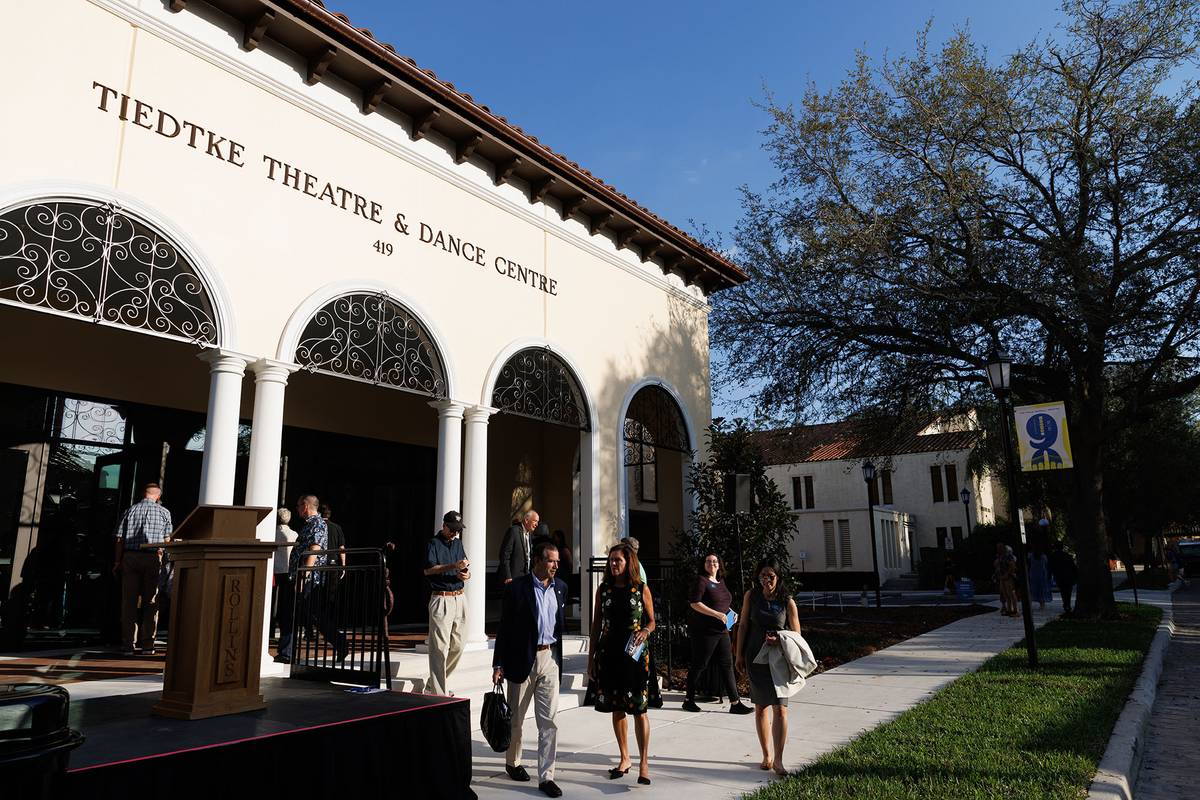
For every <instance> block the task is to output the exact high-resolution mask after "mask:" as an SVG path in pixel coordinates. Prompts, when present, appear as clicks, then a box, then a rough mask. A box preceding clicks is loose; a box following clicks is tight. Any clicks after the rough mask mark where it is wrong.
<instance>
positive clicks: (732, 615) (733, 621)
mask: <svg viewBox="0 0 1200 800" xmlns="http://www.w3.org/2000/svg"><path fill="white" fill-rule="evenodd" d="M737 621H738V613H737V612H736V611H734V610H733V609H732V608H731V609H729V611H728V612H727V613H726V614H725V630H727V631H728V630H732V629H733V626H734V625H737Z"/></svg>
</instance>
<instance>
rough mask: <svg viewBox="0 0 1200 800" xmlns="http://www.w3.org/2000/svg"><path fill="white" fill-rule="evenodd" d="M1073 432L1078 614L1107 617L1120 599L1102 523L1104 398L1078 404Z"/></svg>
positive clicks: (1074, 530)
mask: <svg viewBox="0 0 1200 800" xmlns="http://www.w3.org/2000/svg"><path fill="white" fill-rule="evenodd" d="M1070 436H1071V451H1072V455H1073V456H1074V459H1075V469H1074V472H1075V475H1074V478H1075V488H1074V492H1073V496H1072V498H1071V528H1072V539H1074V541H1075V554H1076V557H1077V560H1078V563H1079V586H1078V589H1079V596H1078V599H1077V600H1076V601H1075V614H1076V615H1077V616H1081V617H1100V616H1109V615H1112V614H1114V613H1116V599H1115V598H1114V597H1113V588H1112V573H1111V572H1110V571H1109V569H1108V554H1109V545H1108V533H1107V529H1106V526H1105V522H1104V463H1103V400H1102V398H1096V397H1088V398H1085V399H1084V400H1083V401H1082V402H1080V403H1079V408H1078V413H1077V414H1076V418H1075V420H1074V421H1072V426H1071V431H1070Z"/></svg>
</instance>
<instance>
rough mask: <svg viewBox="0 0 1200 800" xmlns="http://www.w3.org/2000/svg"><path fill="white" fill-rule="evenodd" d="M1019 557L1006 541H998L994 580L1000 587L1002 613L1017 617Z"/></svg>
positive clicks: (993, 570) (993, 565) (994, 563)
mask: <svg viewBox="0 0 1200 800" xmlns="http://www.w3.org/2000/svg"><path fill="white" fill-rule="evenodd" d="M1016 574H1017V557H1016V556H1015V555H1013V549H1012V547H1010V546H1009V545H1006V544H1005V543H1004V542H996V560H995V561H993V562H992V580H994V581H995V582H996V585H997V586H999V588H1000V614H1001V615H1002V616H1005V617H1015V616H1018V614H1017V581H1016Z"/></svg>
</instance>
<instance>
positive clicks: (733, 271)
mask: <svg viewBox="0 0 1200 800" xmlns="http://www.w3.org/2000/svg"><path fill="white" fill-rule="evenodd" d="M293 1H294V2H296V0H293ZM301 3H303V4H307V5H308V6H310V7H311V8H314V9H319V10H320V11H321V12H322V13H324V14H325V15H326V16H328V17H331V18H333V19H335V20H337V21H338V22H339V23H340V24H341V25H343V26H344V27H346V28H349V29H351V30H354V31H356V32H358V33H360V34H362V35H363V36H366V37H368V38H369V39H371V41H373V42H375V43H376V44H380V45H381V46H382V47H386V48H387V49H388V50H389V51H391V52H392V53H395V52H396V51H395V48H394V47H392V46H391V45H387V44H382V43H380V42H378V40H376V39H375V37H374V35H373V34H372V33H371V31H370V30H369V29H367V28H356V27H354V25H353V24H352V23H351V22H350V18H349V17H347V16H346V15H345V14H342V13H340V12H337V11H331V10H329V9H328V8H327V7H326V6H325V4H324V3H323V2H320V0H299V2H298V4H301ZM396 58H397V59H398V60H401V61H403V62H405V63H407V64H411V65H413V66H417V63H416V62H415V61H414V60H413V59H412V58H409V57H408V56H401V55H397V56H396ZM418 69H420V71H421V72H422V73H423V74H425V75H426V76H428V77H429V78H431V79H432V80H434V81H435V82H437V83H438V84H439V85H441V86H442V87H443V88H445V89H447V90H449V91H450V92H453V93H454V94H455V95H456V96H457V97H459V98H461V99H463V100H464V101H466V102H467V103H469V104H470V105H471V106H473V107H474V108H476V109H479V110H480V111H483V112H484V113H485V114H487V115H489V116H490V117H492V118H493V119H494V120H496V121H498V122H500V123H502V124H503V125H504V126H506V127H508V128H509V129H511V130H513V131H515V132H516V133H517V134H519V135H520V136H521V137H523V138H525V139H526V140H527V141H529V142H530V143H532V144H536V145H538V146H540V147H541V148H542V149H543V150H545V151H546V152H547V153H548V154H550V155H551V156H552V157H554V158H555V159H557V160H559V161H561V162H563V163H564V164H566V165H568V166H570V167H571V168H572V169H575V170H577V171H579V172H581V173H582V174H583V175H585V176H587V177H588V178H590V179H592V180H594V181H596V182H597V183H598V184H599V185H600V186H601V187H603V188H605V189H607V190H609V191H611V192H612V193H613V194H615V195H616V196H617V197H619V198H621V199H622V200H624V201H625V202H626V203H628V204H630V205H631V206H633V207H634V208H636V209H638V210H639V211H641V212H642V213H644V214H646V215H648V216H649V217H650V218H651V219H653V220H654V221H655V222H657V223H659V224H660V225H662V226H664V227H666V228H668V229H670V230H671V231H673V232H674V233H675V234H676V235H678V236H680V237H682V238H683V239H684V240H685V241H687V242H689V243H690V244H691V245H692V246H693V247H696V248H698V249H700V250H703V251H705V252H706V253H708V254H710V255H711V257H712V258H713V259H714V260H715V261H716V262H717V263H719V264H721V265H723V266H724V267H725V268H726V269H727V270H729V272H730V276H726V277H727V279H728V278H729V277H731V276H732V275H736V276H738V277H740V279H742V280H745V279H746V278H747V275H746V274H745V273H744V272H743V271H742V270H741V268H740V267H738V266H737V265H735V264H733V263H732V262H730V261H729V260H728V259H727V258H725V257H724V256H722V255H721V254H719V253H716V252H713V251H712V250H710V249H709V248H708V247H706V246H705V245H703V244H701V243H700V242H699V241H697V240H696V239H695V238H694V237H693V236H691V235H690V234H688V233H687V232H685V231H683V230H682V229H681V228H678V227H676V226H675V225H672V224H671V223H670V222H668V221H667V220H666V219H664V218H662V217H661V216H659V215H658V214H655V213H654V212H653V211H651V210H649V209H648V208H646V207H645V206H643V205H641V204H640V203H637V202H636V201H634V200H633V199H631V198H630V197H629V196H628V195H626V194H624V193H623V192H621V191H619V190H618V189H616V188H615V187H614V186H612V185H611V184H609V183H607V182H605V181H603V180H601V179H599V178H597V177H596V176H595V175H594V174H593V173H592V172H591V171H589V170H587V169H584V168H583V167H582V166H580V165H579V164H578V163H577V162H575V161H572V160H570V159H569V158H567V157H566V156H564V155H562V154H561V153H559V152H557V151H555V150H553V149H552V148H550V147H549V146H547V145H545V144H542V143H541V142H539V141H538V140H537V139H536V138H534V137H533V136H531V135H530V134H529V133H527V132H526V131H525V130H523V129H522V128H521V127H520V126H518V125H514V124H513V123H511V122H509V121H508V120H507V119H506V118H504V117H502V116H500V115H498V114H495V113H494V112H493V111H492V110H491V109H490V108H489V107H488V106H486V105H483V104H482V103H478V102H476V101H475V100H474V99H473V98H472V97H471V96H470V95H469V94H467V93H466V92H462V91H459V90H458V89H456V88H455V87H454V85H453V84H451V83H449V82H448V81H444V80H442V79H441V78H439V77H438V76H437V75H436V74H435V73H434V72H433V71H432V70H428V69H422V68H420V67H418ZM734 282H737V281H734Z"/></svg>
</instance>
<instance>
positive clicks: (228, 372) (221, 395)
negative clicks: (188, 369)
mask: <svg viewBox="0 0 1200 800" xmlns="http://www.w3.org/2000/svg"><path fill="white" fill-rule="evenodd" d="M199 358H200V360H201V361H207V362H208V369H209V384H208V422H207V423H206V425H205V435H204V461H203V463H202V466H201V467H200V504H201V505H229V504H231V503H232V502H233V482H234V475H235V474H236V472H237V444H238V423H239V420H240V415H241V408H242V378H243V376H245V374H246V359H245V358H244V357H242V356H240V355H237V354H236V353H231V352H230V351H228V350H220V349H212V350H205V351H204V352H203V353H201V354H200V356H199Z"/></svg>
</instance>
